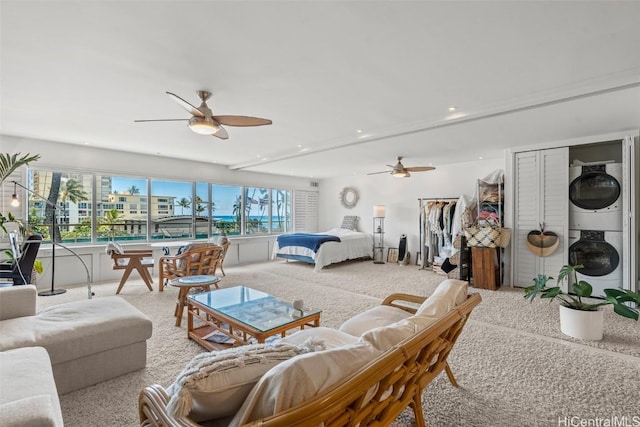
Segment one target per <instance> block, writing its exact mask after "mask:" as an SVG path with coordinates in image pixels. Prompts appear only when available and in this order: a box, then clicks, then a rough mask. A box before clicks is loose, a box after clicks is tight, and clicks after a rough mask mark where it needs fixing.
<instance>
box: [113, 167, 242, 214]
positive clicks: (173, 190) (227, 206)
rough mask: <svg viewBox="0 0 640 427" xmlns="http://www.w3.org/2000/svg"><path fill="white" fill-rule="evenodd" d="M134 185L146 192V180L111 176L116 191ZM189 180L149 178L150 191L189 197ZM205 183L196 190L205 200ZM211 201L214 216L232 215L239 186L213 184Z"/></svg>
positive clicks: (126, 189) (121, 191)
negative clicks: (213, 206) (213, 205)
mask: <svg viewBox="0 0 640 427" xmlns="http://www.w3.org/2000/svg"><path fill="white" fill-rule="evenodd" d="M132 185H135V186H136V187H138V189H139V190H140V193H139V194H146V193H147V181H146V180H145V179H139V178H121V177H115V176H114V177H112V179H111V186H112V190H113V191H117V192H118V193H123V192H128V190H129V188H130V187H131V186H132ZM191 187H192V183H191V182H180V181H159V180H151V192H152V194H153V195H155V196H173V197H176V201H178V200H180V199H182V198H183V197H184V198H186V199H189V200H190V199H191ZM206 188H207V184H206V183H198V184H197V190H198V195H199V196H200V198H201V199H202V200H205V201H206V200H207V191H206ZM213 192H214V194H213V202H214V204H215V208H216V209H215V212H214V216H216V215H222V216H228V215H233V203H234V202H235V200H236V197H237V196H238V195H240V192H241V187H236V186H227V185H214V186H213ZM180 209H181V208H178V210H177V211H176V212H180Z"/></svg>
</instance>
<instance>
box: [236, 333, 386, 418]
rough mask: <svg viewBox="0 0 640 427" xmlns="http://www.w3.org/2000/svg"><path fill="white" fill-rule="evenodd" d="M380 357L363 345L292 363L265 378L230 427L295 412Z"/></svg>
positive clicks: (254, 389) (310, 354)
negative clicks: (290, 409)
mask: <svg viewBox="0 0 640 427" xmlns="http://www.w3.org/2000/svg"><path fill="white" fill-rule="evenodd" d="M379 354H380V351H379V350H377V349H376V348H375V347H373V346H372V345H371V344H369V343H368V342H364V341H362V342H356V343H354V344H350V345H344V346H341V347H337V348H333V349H329V350H324V351H317V352H314V353H307V354H302V355H300V356H298V357H295V358H293V359H289V360H287V361H286V362H283V363H281V364H279V365H277V366H275V367H273V368H272V369H271V370H269V372H267V373H266V374H264V375H263V376H262V378H261V379H260V381H258V383H257V384H256V386H255V387H254V388H253V390H251V393H250V394H249V396H248V397H247V399H246V400H245V401H244V403H243V405H242V407H241V408H240V411H239V412H238V413H237V414H236V416H235V417H234V418H233V419H232V420H231V423H229V427H238V426H241V425H244V424H247V423H249V422H251V421H255V420H259V419H261V418H264V417H269V416H271V415H275V414H278V413H280V412H282V411H285V410H287V409H289V408H292V407H294V406H296V405H298V404H299V403H302V402H304V401H305V400H308V399H310V398H312V397H314V396H316V395H317V394H318V393H321V392H322V391H324V390H326V389H327V388H329V387H331V386H332V385H334V384H336V383H338V382H339V381H340V380H342V379H343V378H346V377H347V376H349V375H351V374H353V373H354V372H356V371H357V370H358V369H360V368H362V367H363V366H365V365H366V364H368V363H369V362H371V361H372V360H374V359H375V358H376V357H377V356H378V355H379ZM294 385H295V386H294Z"/></svg>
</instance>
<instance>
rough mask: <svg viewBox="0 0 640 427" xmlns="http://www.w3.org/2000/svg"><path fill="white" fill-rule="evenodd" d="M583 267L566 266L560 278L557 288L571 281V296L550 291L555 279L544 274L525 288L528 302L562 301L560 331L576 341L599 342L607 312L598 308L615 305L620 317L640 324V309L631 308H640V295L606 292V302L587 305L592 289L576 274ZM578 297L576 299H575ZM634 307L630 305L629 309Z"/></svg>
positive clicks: (618, 291)
mask: <svg viewBox="0 0 640 427" xmlns="http://www.w3.org/2000/svg"><path fill="white" fill-rule="evenodd" d="M583 267H584V266H583V265H569V264H567V265H564V266H563V267H562V268H561V269H560V273H559V274H558V285H562V283H563V282H564V281H565V280H569V278H572V279H573V280H572V281H571V283H570V285H569V289H570V291H571V294H568V293H565V292H563V291H562V289H561V287H560V286H551V287H548V286H547V285H548V283H549V281H550V280H553V277H550V276H546V275H543V274H540V275H538V277H536V278H535V279H533V286H529V287H527V288H525V295H524V297H525V299H528V300H530V301H533V300H534V299H535V297H536V295H538V294H539V295H540V298H548V299H550V300H553V299H554V298H558V300H560V330H561V331H562V333H564V334H565V335H569V336H571V337H574V338H579V339H584V340H593V341H597V340H600V339H602V333H603V330H604V312H603V311H601V310H600V309H599V308H600V307H602V306H605V305H609V304H611V305H613V311H614V312H615V313H616V314H619V315H620V316H623V317H627V318H629V319H634V320H638V309H637V308H634V307H632V306H631V305H633V304H634V303H635V304H636V305H639V304H640V294H638V293H636V292H632V291H627V290H623V289H605V290H604V294H605V299H604V300H603V301H597V302H594V301H591V300H590V301H585V300H583V298H590V297H591V293H592V292H593V288H592V287H591V285H590V284H589V283H588V282H586V281H584V280H578V274H577V270H579V269H581V268H583ZM572 294H575V295H572ZM627 303H631V305H627Z"/></svg>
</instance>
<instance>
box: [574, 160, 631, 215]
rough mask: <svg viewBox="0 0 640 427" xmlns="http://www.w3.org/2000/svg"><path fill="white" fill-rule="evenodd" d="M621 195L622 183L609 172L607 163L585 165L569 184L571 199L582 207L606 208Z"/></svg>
mask: <svg viewBox="0 0 640 427" xmlns="http://www.w3.org/2000/svg"><path fill="white" fill-rule="evenodd" d="M618 197H620V183H619V182H618V180H617V179H615V178H614V177H612V176H611V175H609V174H607V170H606V165H592V166H583V167H582V175H580V176H579V177H577V178H576V179H574V180H573V182H572V183H571V185H569V200H571V203H573V204H574V205H576V206H578V207H579V208H582V209H587V210H596V209H604V208H606V207H607V206H610V205H612V204H613V203H615V201H616V200H618Z"/></svg>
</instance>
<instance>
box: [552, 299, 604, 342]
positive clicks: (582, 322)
mask: <svg viewBox="0 0 640 427" xmlns="http://www.w3.org/2000/svg"><path fill="white" fill-rule="evenodd" d="M560 330H561V331H562V333H563V334H565V335H569V336H570V337H573V338H578V339H581V340H588V341H599V340H601V339H602V332H603V331H604V312H603V311H601V310H598V311H582V310H574V309H572V308H568V307H565V306H563V305H561V306H560Z"/></svg>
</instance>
